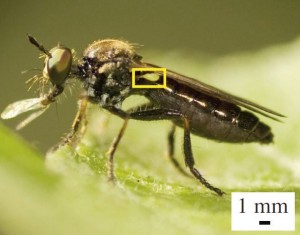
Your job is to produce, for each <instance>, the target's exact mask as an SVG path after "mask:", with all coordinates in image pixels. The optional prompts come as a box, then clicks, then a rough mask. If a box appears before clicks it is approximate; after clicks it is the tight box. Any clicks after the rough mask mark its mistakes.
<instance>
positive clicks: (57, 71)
mask: <svg viewBox="0 0 300 235" xmlns="http://www.w3.org/2000/svg"><path fill="white" fill-rule="evenodd" d="M49 53H50V55H51V57H48V58H47V59H46V65H45V68H44V73H46V75H48V77H49V79H50V81H51V83H52V84H53V85H63V84H64V82H65V81H66V79H67V77H68V76H69V73H70V70H71V66H72V61H73V56H72V52H71V50H70V49H69V48H67V47H62V46H58V47H54V48H52V49H51V50H50V51H49Z"/></svg>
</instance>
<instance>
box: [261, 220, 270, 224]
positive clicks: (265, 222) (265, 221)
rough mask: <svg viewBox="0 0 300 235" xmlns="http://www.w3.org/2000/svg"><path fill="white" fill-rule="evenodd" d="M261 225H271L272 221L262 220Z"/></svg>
mask: <svg viewBox="0 0 300 235" xmlns="http://www.w3.org/2000/svg"><path fill="white" fill-rule="evenodd" d="M259 225H271V221H270V220H260V221H259Z"/></svg>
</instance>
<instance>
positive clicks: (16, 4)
mask: <svg viewBox="0 0 300 235" xmlns="http://www.w3.org/2000/svg"><path fill="white" fill-rule="evenodd" d="M0 11H1V15H0V27H1V44H0V51H1V53H0V69H1V79H0V87H1V92H0V109H1V110H3V109H4V107H6V105H8V104H9V103H11V102H14V101H17V100H21V99H25V98H31V97H36V96H37V94H35V93H34V92H33V91H30V92H27V91H26V87H25V85H24V82H25V81H26V80H27V79H28V78H30V77H31V76H33V75H34V72H29V73H27V74H21V71H23V70H26V69H30V68H41V66H42V61H40V60H38V59H37V57H38V55H39V51H38V50H37V49H36V48H34V47H33V46H32V45H30V44H29V43H28V42H27V39H26V33H27V32H29V33H31V34H32V35H34V36H35V37H36V38H37V39H38V40H39V41H40V42H42V44H43V45H44V46H45V47H47V48H51V47H53V46H54V45H56V44H57V42H61V43H62V44H65V45H67V46H68V47H71V48H74V49H75V50H76V51H77V54H78V56H80V55H81V52H82V51H83V49H84V48H85V47H86V46H87V45H88V44H89V43H91V42H93V41H94V40H96V39H103V38H121V39H126V40H128V41H130V42H133V43H138V44H140V45H143V47H141V48H140V49H139V50H138V52H139V54H141V55H143V56H144V59H145V60H146V61H150V62H153V63H156V64H159V65H161V66H165V67H167V68H172V69H174V70H176V71H178V72H181V73H184V74H187V75H194V76H195V77H197V72H196V73H195V74H191V72H190V71H189V69H188V68H187V67H186V66H182V62H183V61H187V63H188V61H192V63H194V64H193V65H194V66H197V63H199V66H200V64H205V63H206V64H210V65H211V64H214V61H216V59H217V58H223V57H224V56H230V55H235V54H237V53H251V52H256V51H260V50H262V49H263V48H270V47H273V46H277V45H284V44H288V43H290V42H293V41H294V40H295V39H297V38H298V37H299V36H300V27H299V25H300V23H299V22H300V14H299V12H300V2H299V1H296V0H294V1H293V0H286V1H280V0H265V1H260V0H253V1H239V0H229V1H200V0H188V1H178V0H164V1H145V0H131V1H112V0H107V1H103V0H88V1H81V0H74V1H58V0H51V1H32V0H29V1H7V0H1V2H0ZM166 55H168V57H167V59H166ZM253 69H255V68H253ZM198 78H199V77H198ZM200 79H201V80H203V81H205V82H208V83H210V78H209V77H208V78H203V77H200ZM236 79H239V78H236ZM258 85H259V84H258ZM218 87H220V88H222V87H223V85H222V84H219V85H218ZM229 91H230V92H232V93H235V94H236V93H238V92H236V90H235V88H234V85H232V86H231V87H230V89H229ZM77 94H78V92H74V94H73V95H72V96H70V95H69V93H67V95H68V97H70V98H67V99H65V98H62V99H61V102H60V104H58V105H56V106H53V107H51V110H48V111H47V114H44V115H43V116H42V117H40V118H39V119H37V120H35V121H34V122H33V123H31V124H30V125H29V126H28V127H26V128H25V129H23V130H21V131H20V132H19V133H20V134H21V135H22V136H24V137H25V138H26V139H27V140H28V141H30V142H31V143H32V144H33V145H35V146H36V147H37V148H38V149H41V150H42V151H46V150H47V149H48V148H49V147H50V146H52V145H53V144H55V143H57V141H58V140H59V139H60V137H61V136H62V135H63V134H64V133H66V132H67V131H68V130H69V127H70V124H71V122H72V118H73V116H74V114H75V110H76V95H77ZM241 94H243V93H241ZM246 98H251V97H246ZM266 105H267V104H266ZM267 106H268V105H267ZM269 106H271V107H272V105H269ZM279 111H281V110H279ZM23 118H24V116H22V117H20V118H16V119H14V120H9V121H5V122H4V123H5V125H8V126H10V127H11V128H13V127H14V126H16V124H17V123H18V122H19V121H20V120H22V119H23Z"/></svg>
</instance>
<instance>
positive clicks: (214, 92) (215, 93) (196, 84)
mask: <svg viewBox="0 0 300 235" xmlns="http://www.w3.org/2000/svg"><path fill="white" fill-rule="evenodd" d="M144 66H145V67H153V68H159V67H158V66H156V65H153V64H149V63H144ZM168 79H172V80H174V81H175V82H177V83H181V84H184V85H186V86H189V87H191V88H193V89H195V90H198V91H200V92H202V93H204V94H206V95H209V96H212V97H216V98H219V99H221V100H224V101H227V102H231V103H234V104H236V105H239V106H241V107H244V108H246V109H249V110H251V111H253V112H256V113H259V114H261V115H263V116H265V117H268V118H271V119H273V120H276V121H280V120H279V119H278V118H276V117H274V116H277V117H285V116H284V115H282V114H280V113H278V112H276V111H273V110H271V109H269V108H266V107H263V106H261V105H259V104H256V103H254V102H252V101H249V100H246V99H243V98H240V97H238V96H234V95H231V94H229V93H227V92H225V91H222V90H220V89H218V88H215V87H213V86H210V85H207V84H205V83H203V82H200V81H198V80H196V79H193V78H190V77H187V76H184V75H181V74H178V73H176V72H173V71H171V70H167V84H168Z"/></svg>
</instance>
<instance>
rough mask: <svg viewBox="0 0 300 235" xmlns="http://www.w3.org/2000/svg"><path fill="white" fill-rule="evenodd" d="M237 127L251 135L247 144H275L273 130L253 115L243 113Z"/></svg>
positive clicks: (246, 140) (238, 119)
mask: <svg viewBox="0 0 300 235" xmlns="http://www.w3.org/2000/svg"><path fill="white" fill-rule="evenodd" d="M237 126H238V127H239V128H240V129H241V130H243V131H246V132H248V133H249V134H248V137H247V138H246V139H245V142H260V143H262V144H269V143H272V142H273V134H272V132H271V128H270V127H269V126H267V125H265V124H264V123H262V122H260V121H259V119H258V118H257V117H256V116H254V115H253V114H252V113H249V112H247V111H242V112H241V113H240V115H239V117H238V118H237Z"/></svg>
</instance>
